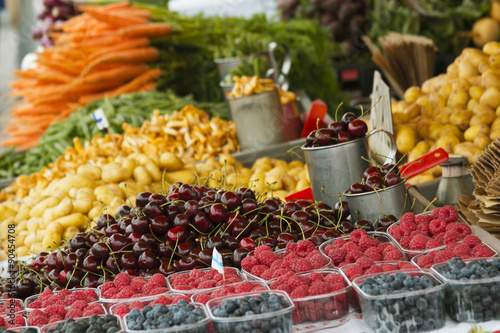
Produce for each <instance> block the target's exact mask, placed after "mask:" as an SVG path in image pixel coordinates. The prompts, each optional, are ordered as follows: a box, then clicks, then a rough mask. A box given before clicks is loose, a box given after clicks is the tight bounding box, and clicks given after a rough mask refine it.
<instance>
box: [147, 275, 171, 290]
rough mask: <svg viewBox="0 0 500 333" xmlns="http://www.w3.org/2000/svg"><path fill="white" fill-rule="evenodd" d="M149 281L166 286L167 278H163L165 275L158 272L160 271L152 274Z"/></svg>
mask: <svg viewBox="0 0 500 333" xmlns="http://www.w3.org/2000/svg"><path fill="white" fill-rule="evenodd" d="M149 283H156V284H158V285H160V286H162V287H166V286H167V279H165V275H163V274H160V273H156V274H155V275H153V276H152V277H151V279H149Z"/></svg>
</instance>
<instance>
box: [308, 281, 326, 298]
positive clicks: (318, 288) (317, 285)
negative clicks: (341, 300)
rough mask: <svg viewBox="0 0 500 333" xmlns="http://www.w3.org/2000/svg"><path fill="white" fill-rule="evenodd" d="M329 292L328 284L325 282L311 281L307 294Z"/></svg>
mask: <svg viewBox="0 0 500 333" xmlns="http://www.w3.org/2000/svg"><path fill="white" fill-rule="evenodd" d="M329 292H330V286H329V285H328V283H326V282H313V283H311V286H310V287H309V296H314V295H323V294H328V293H329Z"/></svg>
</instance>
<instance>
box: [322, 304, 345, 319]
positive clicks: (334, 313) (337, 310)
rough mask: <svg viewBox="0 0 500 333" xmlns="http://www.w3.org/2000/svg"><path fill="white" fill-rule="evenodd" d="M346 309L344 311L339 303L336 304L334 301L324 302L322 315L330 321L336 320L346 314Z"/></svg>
mask: <svg viewBox="0 0 500 333" xmlns="http://www.w3.org/2000/svg"><path fill="white" fill-rule="evenodd" d="M346 310H347V309H345V308H344V307H343V306H342V304H341V303H340V302H337V301H335V300H331V301H329V302H326V303H325V304H324V310H323V311H324V315H325V317H326V319H328V320H332V319H337V318H339V317H340V316H342V315H343V314H344V312H346Z"/></svg>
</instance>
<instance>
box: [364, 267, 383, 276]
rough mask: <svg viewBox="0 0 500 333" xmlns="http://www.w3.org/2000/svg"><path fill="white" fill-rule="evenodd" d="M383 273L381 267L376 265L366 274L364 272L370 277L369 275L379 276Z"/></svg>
mask: <svg viewBox="0 0 500 333" xmlns="http://www.w3.org/2000/svg"><path fill="white" fill-rule="evenodd" d="M382 272H383V270H382V268H381V267H380V266H379V265H374V266H372V267H370V268H368V269H367V270H366V272H364V274H365V275H368V274H377V273H382Z"/></svg>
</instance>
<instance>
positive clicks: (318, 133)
mask: <svg viewBox="0 0 500 333" xmlns="http://www.w3.org/2000/svg"><path fill="white" fill-rule="evenodd" d="M367 132H368V126H367V125H366V123H365V122H364V121H363V120H361V119H358V118H357V117H356V115H355V114H354V113H352V112H346V113H344V115H343V116H342V119H341V120H340V121H334V122H332V123H330V124H329V125H328V127H327V128H319V129H317V130H314V131H312V132H311V133H309V135H308V136H307V138H306V147H322V146H331V145H335V144H338V143H344V142H348V141H351V140H355V139H359V138H362V137H364V136H365V135H366V133H367Z"/></svg>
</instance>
